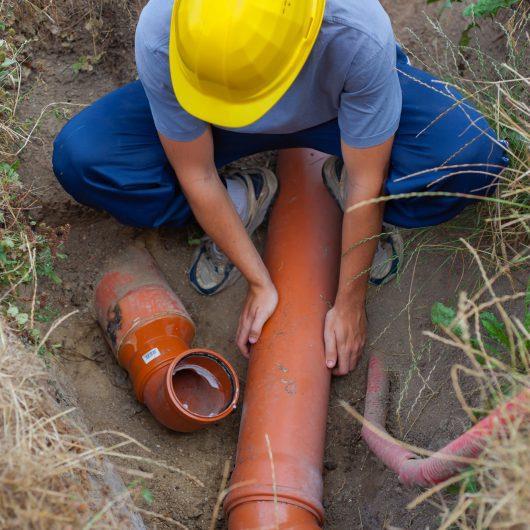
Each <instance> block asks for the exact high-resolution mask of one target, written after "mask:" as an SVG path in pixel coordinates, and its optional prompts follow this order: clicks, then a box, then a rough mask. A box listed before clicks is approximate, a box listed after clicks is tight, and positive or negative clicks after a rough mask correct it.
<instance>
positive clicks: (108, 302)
mask: <svg viewBox="0 0 530 530" xmlns="http://www.w3.org/2000/svg"><path fill="white" fill-rule="evenodd" d="M95 308H96V314H97V319H98V322H99V324H100V325H101V327H102V329H103V332H104V334H105V338H106V340H107V342H108V343H109V345H110V347H111V348H112V351H113V352H114V354H115V355H116V359H117V361H118V363H119V364H120V366H121V367H122V368H124V369H125V370H127V372H128V373H129V377H130V378H131V381H132V384H133V387H134V391H135V394H136V397H137V399H138V401H140V403H144V404H145V405H146V406H147V408H148V409H149V410H150V411H151V413H152V414H153V416H154V417H155V418H156V419H157V420H158V421H159V422H160V423H162V424H163V425H165V426H166V427H168V428H169V429H172V430H175V431H180V432H191V431H196V430H198V429H201V428H204V427H207V426H208V425H211V424H213V423H216V422H218V421H220V420H222V419H224V418H226V417H227V416H228V415H229V414H231V413H232V412H233V410H234V409H235V408H236V406H237V401H238V397H239V382H238V378H237V375H236V373H235V371H234V369H233V368H232V366H231V365H230V363H229V362H228V361H227V360H226V359H225V358H224V357H222V356H221V355H219V354H218V353H216V352H214V351H211V350H206V349H202V348H201V349H190V343H191V342H192V340H193V338H194V336H195V325H194V323H193V321H192V320H191V317H190V316H189V315H188V313H187V311H186V309H185V308H184V306H183V305H182V302H181V301H180V299H179V297H178V296H177V295H176V294H175V293H174V292H173V291H172V290H171V288H170V287H169V285H168V283H167V282H166V280H165V278H164V277H163V276H162V273H161V272H160V270H159V269H158V267H157V266H156V264H155V262H154V260H153V258H152V257H151V255H150V254H149V253H148V252H147V250H145V249H144V248H139V247H134V246H132V247H130V248H128V249H127V250H126V251H125V252H123V253H121V254H120V255H119V257H118V258H117V259H115V260H114V261H112V262H111V263H110V264H109V265H108V267H107V268H106V272H104V273H103V277H102V279H101V281H100V282H99V283H98V285H97V287H96V299H95Z"/></svg>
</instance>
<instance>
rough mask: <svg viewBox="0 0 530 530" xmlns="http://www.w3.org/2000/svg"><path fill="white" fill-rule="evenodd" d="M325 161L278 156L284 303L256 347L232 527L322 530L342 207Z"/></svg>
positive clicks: (273, 239) (277, 233) (269, 258)
mask: <svg viewBox="0 0 530 530" xmlns="http://www.w3.org/2000/svg"><path fill="white" fill-rule="evenodd" d="M325 158H326V155H323V154H322V153H319V152H317V151H310V150H305V149H294V150H288V151H283V152H281V153H280V157H279V161H278V173H279V179H280V190H281V192H280V196H279V198H278V200H277V202H276V204H275V206H274V208H273V211H272V214H271V220H270V224H269V231H268V237H267V249H266V255H265V262H266V265H267V267H268V269H269V272H270V274H271V278H272V280H273V282H274V284H275V285H276V287H277V289H278V293H279V300H280V301H279V305H278V308H277V310H276V312H275V313H274V315H273V317H272V318H271V319H270V321H269V322H268V323H267V324H266V326H265V328H264V330H263V333H262V336H261V338H260V340H259V343H258V344H257V345H256V346H254V347H253V348H252V352H251V357H250V364H249V369H248V376H247V386H246V392H245V400H244V405H243V416H242V423H241V430H240V435H239V443H238V451H237V457H236V467H235V470H234V473H233V475H232V479H231V490H230V493H229V494H228V496H227V498H226V501H225V510H226V512H227V514H228V526H229V529H230V530H249V529H258V528H260V529H261V528H275V529H277V528H280V529H284V528H285V529H287V528H296V529H311V528H320V527H321V526H322V524H323V520H324V510H323V507H322V462H323V456H324V443H325V434H326V418H327V410H328V398H329V386H330V378H331V375H330V371H329V370H328V369H327V368H326V366H325V359H324V341H323V336H324V318H325V316H326V313H327V311H328V310H329V308H330V307H331V306H332V305H333V302H334V299H335V294H336V287H337V276H338V274H337V273H338V264H339V257H340V233H341V214H340V210H339V208H338V207H337V205H336V204H335V202H334V201H333V199H332V198H331V196H330V194H329V193H328V192H327V190H326V189H325V187H324V184H323V182H322V178H321V168H322V164H323V162H324V160H325Z"/></svg>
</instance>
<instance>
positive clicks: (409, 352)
mask: <svg viewBox="0 0 530 530" xmlns="http://www.w3.org/2000/svg"><path fill="white" fill-rule="evenodd" d="M383 3H384V4H385V6H386V7H387V9H388V11H389V13H390V15H391V16H392V18H393V21H394V27H395V30H396V33H397V35H398V38H399V39H400V40H401V42H403V43H404V44H405V45H407V46H410V47H411V48H412V49H414V50H416V51H417V52H419V53H421V49H420V46H419V45H418V43H417V41H416V39H415V38H414V37H413V35H412V34H411V33H410V32H409V31H408V30H407V29H406V28H407V27H412V29H413V31H414V32H415V33H416V34H417V35H418V36H419V38H420V41H422V42H423V43H427V44H428V45H430V44H431V43H432V40H433V38H434V37H433V32H432V30H431V29H430V28H429V26H428V23H427V21H426V19H425V17H424V15H423V10H424V8H425V0H397V1H393V2H391V1H390V0H386V1H384V2H383ZM437 9H438V6H435V7H434V8H433V7H432V6H431V7H430V9H429V12H430V14H431V15H432V14H435V13H437ZM443 19H444V20H445V25H446V26H447V27H449V28H450V34H451V35H452V36H453V37H456V36H458V35H459V32H460V31H461V28H462V27H463V26H464V22H463V21H462V20H461V18H460V16H459V15H458V13H457V12H456V11H454V12H453V13H452V14H445V15H444V17H443ZM496 36H497V35H496V34H493V35H491V37H488V39H489V40H488V42H489V45H490V46H493V42H494V41H495V38H496ZM130 41H131V39H130V38H128V39H126V42H130ZM83 46H84V45H83V44H79V49H77V48H76V49H74V51H73V52H67V53H64V52H62V53H55V52H50V51H49V50H48V51H47V50H45V49H41V51H40V52H36V54H35V57H34V64H36V65H38V71H39V72H40V73H39V75H38V77H37V76H36V75H35V74H33V75H34V77H35V79H34V83H33V86H34V88H33V90H32V91H31V93H30V94H28V96H27V97H26V98H25V99H24V107H23V109H24V112H25V113H26V114H27V115H28V116H32V117H36V116H38V115H39V113H40V110H41V109H42V108H43V107H44V106H45V105H47V104H49V103H52V102H69V103H74V104H86V103H90V102H91V101H93V100H94V99H96V98H98V97H100V96H102V95H104V94H105V93H107V92H108V91H110V90H112V89H114V88H117V87H118V86H120V85H121V84H123V83H124V82H126V81H129V80H132V79H133V78H134V76H135V69H134V63H133V50H132V47H130V46H125V47H124V48H123V50H116V49H114V50H113V54H112V56H110V55H109V58H108V59H107V60H104V61H103V62H102V63H101V64H99V65H96V66H95V69H94V71H93V72H91V73H83V72H81V73H80V74H78V75H74V74H73V73H72V68H71V65H72V64H73V63H74V62H75V61H76V59H77V57H79V56H80V55H81V54H83V53H84V52H83V49H82V47H83ZM116 58H118V59H116ZM116 61H118V62H116ZM58 108H61V109H62V108H66V109H70V111H72V112H76V110H75V109H76V107H71V106H69V105H67V104H65V103H61V104H59V105H58ZM63 123H64V120H63V119H61V118H57V117H56V116H55V115H54V114H53V113H49V114H47V115H46V117H45V118H44V119H43V121H42V122H41V125H40V127H39V129H38V131H37V136H38V139H37V140H36V141H34V142H33V143H32V144H31V145H30V146H29V147H28V149H27V150H26V152H25V154H24V161H23V162H24V163H23V165H22V168H23V176H24V178H25V180H26V182H28V183H31V184H32V186H33V187H34V189H35V193H36V194H37V195H38V196H39V198H40V199H41V202H42V209H41V211H40V212H39V213H38V216H39V218H41V219H43V220H46V222H47V223H49V224H66V223H68V224H69V225H70V226H71V234H70V237H69V240H68V242H67V244H66V248H65V252H66V254H67V255H68V259H67V260H65V261H63V262H60V263H59V265H58V270H57V272H58V274H59V276H60V277H61V278H62V280H63V283H62V285H59V286H55V285H52V284H49V285H45V286H44V287H43V289H44V290H46V291H47V294H48V296H49V298H50V300H51V302H52V305H54V306H55V307H56V308H58V309H59V310H60V312H61V313H62V314H63V313H66V312H68V311H70V310H73V309H77V310H78V311H79V313H78V314H77V315H75V316H74V317H72V318H70V320H69V321H68V322H67V323H65V324H64V325H63V326H61V328H60V329H59V330H58V331H57V332H55V334H54V340H53V342H55V343H61V344H62V349H61V352H62V354H61V357H60V361H61V365H62V370H63V373H64V376H65V378H66V380H67V382H68V383H69V385H70V387H72V388H73V389H74V390H75V392H76V393H77V398H78V403H79V406H80V408H81V410H82V412H83V414H84V416H85V419H86V422H87V424H88V425H89V427H90V428H91V429H92V430H93V431H104V430H113V431H122V432H124V433H127V434H128V435H130V436H132V437H134V438H136V439H137V440H138V441H139V442H141V443H142V444H144V445H146V446H147V447H149V448H150V449H151V451H152V455H151V456H152V457H154V458H156V459H159V460H161V461H163V462H167V463H168V464H172V465H175V466H178V467H180V468H182V469H183V470H185V471H186V472H188V473H190V474H192V475H194V476H196V477H197V478H198V479H200V480H201V481H202V482H204V484H205V487H204V488H201V487H199V486H197V485H195V484H194V483H192V482H190V481H189V480H187V479H186V478H183V477H181V476H179V475H176V474H174V473H171V472H169V471H168V472H166V471H161V470H154V473H155V477H154V479H153V480H149V481H147V482H146V485H147V486H148V487H149V489H150V490H151V491H152V493H153V496H154V502H153V504H152V505H151V506H149V505H147V504H145V506H144V508H146V509H149V510H153V511H155V512H158V513H160V514H162V515H163V516H166V517H171V518H173V519H176V520H177V521H179V522H181V523H183V524H185V525H186V526H187V527H189V528H192V529H205V528H208V525H209V522H210V518H211V514H212V510H213V506H214V504H215V501H216V498H217V495H218V489H219V487H220V483H221V477H222V471H223V466H224V464H225V461H226V460H227V459H229V458H233V456H234V452H235V448H236V442H237V434H238V425H239V420H240V416H239V414H238V413H236V414H234V415H233V416H232V417H230V418H229V419H228V420H227V421H225V422H224V423H222V424H220V425H218V426H215V427H213V428H211V429H209V430H207V431H204V432H199V433H195V434H193V435H182V434H175V433H173V432H170V431H168V430H166V429H164V428H162V427H161V426H160V425H158V424H157V423H156V422H155V420H154V419H153V418H152V417H151V416H150V414H149V413H148V412H147V411H146V409H145V408H144V407H143V406H141V405H139V404H138V403H137V402H136V401H135V399H134V397H133V394H132V391H131V386H130V384H129V381H128V379H127V376H126V374H125V373H124V372H123V371H122V370H121V369H120V368H118V367H117V365H116V363H115V361H114V359H113V357H112V355H111V354H110V352H109V351H108V348H107V346H106V344H105V343H104V341H103V339H102V336H101V333H100V331H99V329H98V326H97V324H96V323H95V320H94V316H93V312H92V299H93V291H94V282H95V279H96V277H97V275H98V272H99V270H100V267H101V264H102V262H103V261H104V260H105V259H106V258H107V256H109V255H114V254H115V253H117V252H119V250H120V248H123V247H124V246H125V245H127V244H128V243H129V242H130V241H131V240H132V239H136V238H141V239H143V240H144V241H145V242H146V244H147V246H148V248H149V249H150V250H151V252H152V253H153V255H154V257H155V258H156V260H157V261H158V263H159V264H160V267H161V268H162V270H163V272H164V273H165V274H166V276H167V278H168V280H169V282H170V284H171V285H172V286H173V287H174V289H175V290H176V291H177V292H178V293H179V294H180V296H181V297H182V300H183V301H184V304H185V305H186V307H187V308H188V310H189V312H190V314H191V315H192V316H193V318H194V319H195V322H196V323H197V327H198V333H197V339H196V344H197V345H201V346H205V347H208V348H212V349H215V350H218V351H220V352H223V353H224V354H226V356H227V357H228V358H229V359H230V360H231V361H232V362H233V363H234V365H235V368H236V370H237V372H238V373H239V374H240V376H241V380H242V382H243V385H244V381H245V373H246V366H247V363H246V360H245V359H243V358H242V357H241V356H240V355H238V354H237V353H236V347H235V342H234V334H235V330H236V324H237V318H238V312H239V309H240V307H241V304H242V301H243V298H244V295H245V290H246V287H245V284H244V282H243V281H239V282H238V283H237V284H236V285H235V286H234V287H232V288H231V289H229V290H228V291H227V292H224V293H222V294H220V295H218V296H216V297H213V298H203V297H201V296H199V295H198V294H197V293H195V292H194V291H193V290H192V289H191V288H190V286H189V285H188V283H187V278H186V269H187V267H188V264H189V262H190V258H191V255H192V252H193V248H192V247H190V246H189V244H188V238H189V234H191V233H193V231H194V230H196V229H195V228H193V227H192V228H190V229H184V230H180V231H176V230H168V229H162V230H158V231H141V230H136V229H132V228H127V227H124V226H121V225H120V224H118V223H117V222H116V221H114V220H113V219H112V218H110V217H109V216H108V215H106V214H103V213H98V212H94V211H92V210H89V209H87V208H84V207H82V206H80V205H78V204H76V203H74V202H73V201H72V200H71V199H70V198H69V197H68V196H67V195H66V194H65V193H64V192H63V191H62V189H61V188H60V186H59V185H58V184H57V182H56V181H55V179H54V176H53V173H52V170H51V164H50V154H51V143H52V140H53V138H54V136H55V135H56V134H57V132H58V131H59V130H60V128H61V126H62V125H63ZM472 217H473V216H472V212H471V215H470V214H468V216H467V217H466V218H464V219H462V218H461V219H460V220H457V221H456V222H455V223H454V224H453V225H452V228H451V229H448V227H443V228H441V229H437V230H431V231H429V232H410V233H409V234H407V238H408V243H409V244H408V258H409V261H408V265H407V267H406V269H405V271H404V272H403V274H402V276H401V278H400V279H399V281H397V282H394V283H392V284H391V285H389V286H386V287H384V288H381V289H377V290H376V289H372V290H371V291H370V293H369V301H368V314H369V322H370V331H369V334H370V336H369V346H368V348H367V349H368V351H378V352H383V353H384V354H385V356H386V359H387V362H388V366H389V367H390V369H391V371H392V402H391V414H390V428H391V431H392V432H393V433H394V434H395V435H396V436H398V437H401V438H403V439H405V440H406V441H408V442H410V443H413V444H417V445H419V446H423V447H426V448H430V449H435V448H438V447H439V446H441V445H443V444H445V443H446V442H448V441H449V440H450V439H451V438H453V437H454V436H455V435H457V434H459V433H461V432H462V431H463V430H464V429H465V427H466V424H467V422H466V419H465V415H464V414H463V413H462V411H461V408H460V407H459V405H458V403H457V401H456V399H455V398H454V393H453V391H452V385H451V381H450V378H449V369H450V367H451V365H452V364H453V363H454V362H455V361H458V360H461V359H460V358H459V356H458V354H456V353H454V352H452V351H450V350H447V349H444V347H442V346H440V345H439V344H431V343H430V342H428V341H427V340H426V339H425V337H423V336H422V331H424V330H427V329H431V324H430V308H431V305H432V304H433V303H434V302H435V301H438V300H439V301H445V302H454V300H455V297H456V292H457V290H458V289H461V288H466V287H467V288H469V287H470V286H471V284H472V282H473V281H474V275H473V273H472V270H471V269H470V268H469V267H468V266H467V264H466V261H465V259H464V258H463V254H461V253H455V250H454V248H455V247H456V244H451V243H450V241H455V240H456V237H457V234H458V225H459V224H460V225H464V224H466V223H469V222H470V221H471V220H472ZM265 235H266V234H265V230H262V231H260V232H259V233H258V235H257V237H256V242H257V244H258V246H260V247H261V246H262V245H263V242H264V239H265ZM420 241H422V242H423V243H425V244H424V246H423V247H421V249H420V245H419V242H420ZM451 247H452V248H451ZM475 280H476V278H475ZM365 357H366V356H365ZM365 374H366V359H365V361H364V362H363V363H362V364H361V366H360V367H359V368H358V369H357V370H356V371H355V373H353V374H351V375H349V376H348V377H345V378H342V379H336V380H335V381H334V384H333V387H332V393H331V401H330V409H329V420H328V432H327V449H326V459H325V501H324V502H325V506H326V510H327V523H326V528H328V529H330V530H331V529H335V530H339V529H341V530H347V529H361V528H363V529H373V530H376V529H381V528H391V527H397V528H410V529H425V528H434V527H436V526H437V515H436V514H437V510H436V508H434V507H433V506H431V505H428V504H425V505H422V506H421V507H420V508H418V509H416V510H414V511H408V510H407V509H406V504H407V503H408V502H409V501H410V500H412V499H413V498H414V497H415V496H416V494H417V493H418V491H416V490H408V489H404V488H403V487H402V486H400V485H399V482H398V480H397V478H396V477H395V476H394V474H393V473H392V472H390V471H388V470H387V469H385V468H384V467H383V466H382V465H381V464H380V463H379V462H378V461H377V460H376V459H375V458H374V457H373V456H372V455H371V454H370V452H369V451H368V450H367V448H366V445H365V444H364V442H363V441H362V440H361V439H360V429H359V425H358V424H357V423H356V422H355V421H354V420H353V419H352V418H351V417H348V415H347V414H346V413H345V412H344V410H343V409H342V408H341V406H340V405H339V400H346V401H348V402H349V403H351V404H353V405H354V406H355V407H356V408H357V409H358V410H362V407H363V396H364V389H365ZM130 466H131V467H135V463H134V462H131V463H130ZM137 467H138V468H139V469H143V470H144V471H146V470H150V471H153V469H152V468H150V467H149V466H147V465H146V464H140V465H139V466H137ZM124 480H125V482H130V481H131V480H132V478H131V477H128V476H124ZM146 522H147V524H148V526H149V527H150V528H166V527H170V526H171V525H170V524H169V523H165V522H162V521H160V520H156V519H149V518H148V519H147V521H146ZM218 525H219V528H223V522H222V521H221V520H220V521H219V523H218Z"/></svg>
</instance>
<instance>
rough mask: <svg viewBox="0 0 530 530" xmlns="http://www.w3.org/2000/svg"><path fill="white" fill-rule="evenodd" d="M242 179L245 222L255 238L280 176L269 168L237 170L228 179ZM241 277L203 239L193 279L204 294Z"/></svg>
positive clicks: (249, 232)
mask: <svg viewBox="0 0 530 530" xmlns="http://www.w3.org/2000/svg"><path fill="white" fill-rule="evenodd" d="M230 179H238V180H240V181H241V182H242V184H243V185H244V187H245V188H246V190H247V213H246V218H245V219H242V221H243V224H244V225H245V230H246V231H247V233H248V235H249V236H251V235H252V234H253V233H254V231H255V230H256V228H258V226H260V225H261V223H262V222H263V221H264V219H265V216H266V215H267V211H268V210H269V207H270V205H271V204H272V202H273V200H274V197H275V195H276V192H277V190H278V179H277V178H276V175H275V174H274V173H273V172H272V171H271V170H269V169H266V168H252V169H247V170H245V171H244V172H243V171H234V172H232V173H230V174H229V175H227V177H226V180H230ZM240 276H241V273H240V272H239V270H238V269H237V268H236V267H235V266H234V264H233V263H231V262H230V260H229V259H228V258H227V257H226V256H225V255H224V254H223V252H221V250H219V248H218V247H217V245H216V244H215V243H214V242H213V241H212V240H211V239H210V238H209V237H208V236H205V237H203V239H202V241H201V244H200V246H199V247H198V248H197V250H196V251H195V254H194V256H193V261H192V264H191V269H190V271H189V280H190V282H191V285H192V286H193V287H194V288H195V289H196V290H197V291H198V292H199V293H201V294H203V295H206V296H211V295H214V294H217V293H219V292H220V291H222V290H223V289H225V288H226V287H228V286H230V285H232V284H233V283H235V282H236V281H237V280H238V278H239V277H240Z"/></svg>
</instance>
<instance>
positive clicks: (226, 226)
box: [185, 172, 270, 284]
mask: <svg viewBox="0 0 530 530" xmlns="http://www.w3.org/2000/svg"><path fill="white" fill-rule="evenodd" d="M185 194H186V197H187V199H188V202H189V204H190V206H191V209H192V210H193V213H194V215H195V218H196V219H197V221H198V223H199V224H200V225H201V227H202V228H203V230H204V231H205V232H206V233H207V234H208V235H209V236H210V237H211V238H212V239H213V240H214V241H215V243H216V244H217V246H218V247H219V248H220V249H221V250H222V251H223V252H224V253H225V254H226V255H227V256H228V258H229V259H230V261H231V262H232V263H233V264H234V265H235V266H236V267H237V268H238V269H239V270H240V271H241V274H243V276H244V277H245V278H246V279H247V281H248V282H249V283H251V284H262V283H265V282H267V281H270V278H269V273H268V271H267V269H266V267H265V265H264V264H263V261H262V259H261V256H260V255H259V253H258V251H257V250H256V248H255V246H254V244H253V243H252V241H251V239H250V237H249V236H248V234H247V232H246V231H245V228H244V226H243V223H242V222H241V219H240V218H239V216H238V214H237V212H236V209H235V208H234V205H233V203H232V201H231V199H230V197H229V195H228V193H227V191H226V188H225V187H224V186H223V184H222V183H221V180H220V179H219V177H218V175H217V172H215V174H214V175H213V174H212V175H209V176H208V177H206V178H204V179H197V180H195V181H194V182H193V184H192V185H189V186H187V189H186V190H185Z"/></svg>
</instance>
